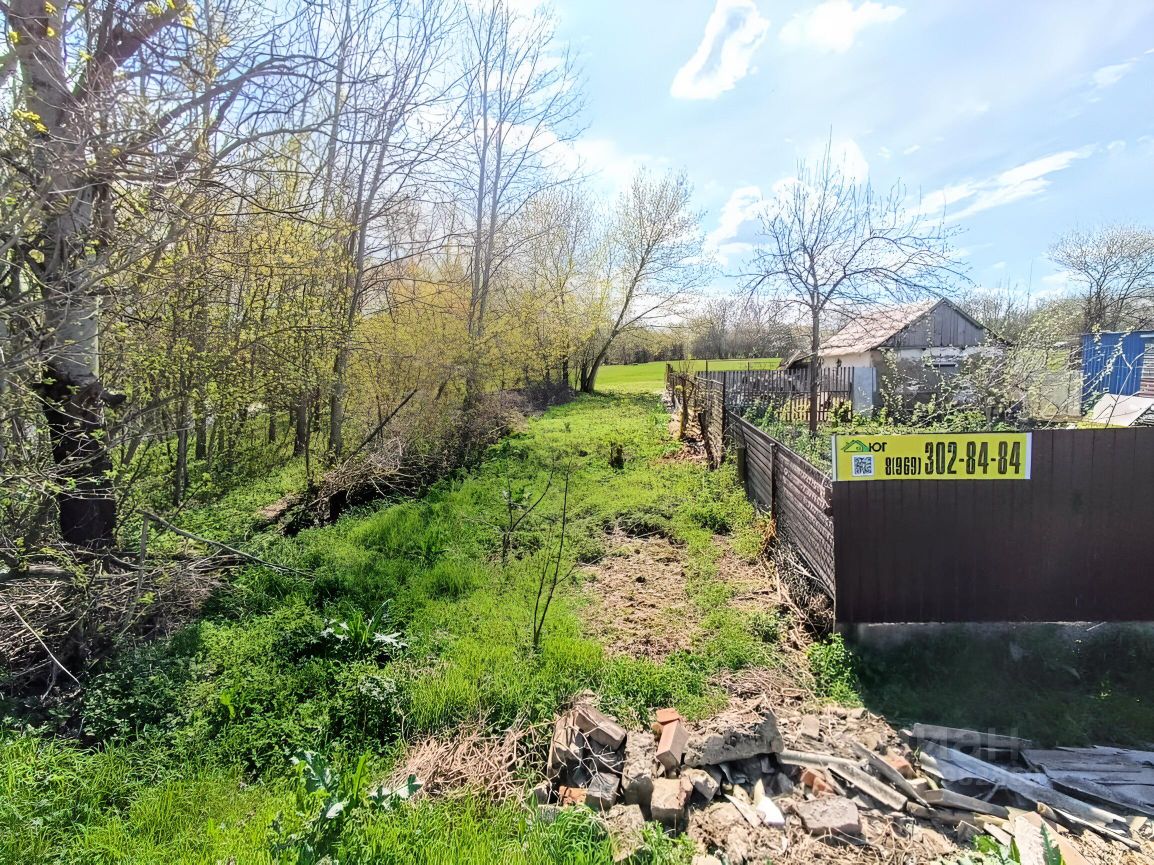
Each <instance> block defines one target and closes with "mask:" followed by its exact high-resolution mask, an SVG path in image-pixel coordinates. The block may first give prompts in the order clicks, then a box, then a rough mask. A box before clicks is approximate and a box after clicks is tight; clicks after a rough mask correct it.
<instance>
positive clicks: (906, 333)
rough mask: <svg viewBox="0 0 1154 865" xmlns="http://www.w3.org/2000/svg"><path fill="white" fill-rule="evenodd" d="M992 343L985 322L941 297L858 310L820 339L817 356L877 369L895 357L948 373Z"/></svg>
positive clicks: (905, 363)
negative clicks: (821, 341) (846, 322)
mask: <svg viewBox="0 0 1154 865" xmlns="http://www.w3.org/2000/svg"><path fill="white" fill-rule="evenodd" d="M996 344H997V340H996V339H995V338H994V337H992V336H991V334H990V332H989V330H988V329H987V328H986V327H985V325H983V324H982V323H981V322H978V321H976V320H974V319H973V318H972V317H971V316H969V315H968V314H966V313H965V312H964V311H962V310H961V309H959V308H958V307H956V306H955V305H954V304H952V303H951V302H950V301H948V300H946V299H944V298H941V299H935V300H924V301H921V302H919V303H909V304H905V305H903V306H888V307H880V308H874V309H867V310H863V311H862V312H861V313H859V314H857V315H855V316H854V317H853V318H852V319H851V320H850V321H849V323H848V324H846V325H845V327H843V328H842V329H841V330H839V331H838V332H837V333H835V334H833V335H832V336H830V337H829V338H827V339H826V340H825V342H823V343H822V345H821V350H820V355H821V361H822V365H823V366H824V367H827V368H828V367H841V366H853V367H867V366H871V367H875V368H877V369H882V368H885V367H887V366H888V365H889V364H891V363H893V361H894V360H896V361H897V363H898V364H899V365H901V366H903V367H907V368H908V367H912V366H917V367H921V368H933V369H937V370H938V371H939V372H940V373H941V374H943V375H949V374H952V373H954V372H957V371H958V367H959V366H960V365H961V363H962V361H963V360H965V358H967V357H969V356H970V355H972V354H974V353H976V352H978V351H982V350H989V348H990V347H991V346H992V345H996Z"/></svg>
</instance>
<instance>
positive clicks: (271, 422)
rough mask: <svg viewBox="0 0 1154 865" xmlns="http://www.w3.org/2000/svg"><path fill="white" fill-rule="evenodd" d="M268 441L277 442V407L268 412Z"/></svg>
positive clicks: (270, 442)
mask: <svg viewBox="0 0 1154 865" xmlns="http://www.w3.org/2000/svg"><path fill="white" fill-rule="evenodd" d="M268 443H269V444H270V445H271V444H276V409H275V408H273V409H269V413H268Z"/></svg>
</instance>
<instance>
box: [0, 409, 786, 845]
mask: <svg viewBox="0 0 1154 865" xmlns="http://www.w3.org/2000/svg"><path fill="white" fill-rule="evenodd" d="M676 450H677V444H676V443H675V442H673V441H672V440H671V439H670V437H669V434H668V416H667V415H665V414H664V413H663V412H662V411H661V410H660V408H659V406H658V405H657V403H656V401H654V400H653V399H651V398H636V397H617V398H585V399H580V400H578V401H576V402H574V403H572V404H570V405H567V406H563V407H560V408H557V409H553V410H551V411H549V412H548V413H547V414H546V415H545V416H543V417H541V418H538V419H534V420H532V421H529V422H528V423H527V425H526V427H525V429H524V430H523V431H521V432H519V433H517V434H514V435H512V436H510V437H509V438H508V439H507V440H505V441H504V442H502V443H501V444H500V445H498V446H496V447H494V448H493V449H492V450H491V451H490V454H489V457H488V458H487V460H486V461H485V462H484V463H483V464H482V465H481V466H479V467H478V469H477V470H475V471H474V472H472V473H469V474H467V475H461V476H458V477H455V478H451V479H448V480H445V481H443V482H441V483H440V484H438V485H437V486H435V487H434V488H433V489H432V490H431V491H430V492H429V493H428V495H426V496H425V497H424V498H423V499H421V500H417V501H400V502H394V503H391V504H386V505H381V506H379V507H375V508H372V509H369V510H365V511H362V512H359V513H354V514H349V515H347V516H346V517H345V518H344V519H342V520H341V521H340V522H339V523H338V524H336V525H334V526H330V527H326V528H320V529H312V530H308V531H305V532H303V533H301V534H300V535H298V536H297V537H296V538H292V539H289V538H284V537H281V536H279V535H277V534H273V533H266V534H260V535H256V536H253V537H248V538H246V539H244V540H245V542H246V543H247V545H248V547H249V548H250V549H252V550H253V551H255V552H258V553H259V554H261V555H262V556H264V557H266V558H268V559H270V560H273V561H276V562H279V563H282V564H285V565H289V566H291V567H294V568H297V569H299V570H300V571H303V572H304V573H306V574H307V575H308V576H307V577H305V576H295V575H286V574H285V573H280V572H274V571H271V570H268V569H264V568H250V569H247V570H245V571H243V572H241V573H239V574H237V575H236V577H235V579H234V580H233V582H232V583H231V584H230V586H229V587H228V588H227V590H225V591H222V592H220V593H219V594H218V595H217V596H216V597H215V598H214V599H213V600H212V602H211V604H210V605H209V607H208V608H207V609H206V610H205V615H204V617H203V618H202V619H201V620H200V621H198V622H196V623H194V624H192V625H190V626H189V627H187V628H185V629H184V630H183V631H181V632H179V633H177V634H174V635H173V636H171V637H170V638H168V639H165V640H162V641H159V642H153V643H150V644H146V645H141V646H139V647H136V648H135V649H131V650H127V649H126V650H125V651H124V652H122V653H121V654H120V655H119V656H118V657H117V658H116V659H115V660H114V661H113V662H112V663H110V664H108V665H107V666H106V667H105V668H103V669H101V670H99V671H96V674H95V676H94V678H92V679H91V682H90V684H89V687H88V688H87V689H86V691H85V695H84V699H83V701H82V703H80V704H78V705H73V704H69V705H63V706H60V707H59V709H58V710H57V711H56V712H55V713H49V714H48V715H47V716H44V715H41V716H40V717H38V718H36V719H35V720H34V721H30V720H29V716H28V715H27V714H26V709H25V707H21V706H9V707H7V709H6V715H7V717H6V720H5V723H4V732H3V733H2V735H3V744H2V748H0V862H9V861H11V862H50V863H64V862H77V863H79V862H83V863H100V862H139V863H144V862H166V863H180V862H187V863H194V862H195V863H201V862H228V861H235V862H238V863H250V862H268V861H278V860H279V861H286V862H309V861H316V860H317V859H318V858H319V856H320V855H321V854H322V853H323V852H324V851H326V850H327V851H329V852H337V853H340V854H341V855H342V857H343V858H342V859H341V861H373V862H445V861H457V862H466V861H467V862H486V861H488V862H517V861H523V862H542V863H544V862H555V861H568V862H608V861H610V859H611V857H610V851H609V848H608V844H607V842H606V841H605V840H604V839H603V837H602V836H601V833H600V832H599V831H598V830H597V829H596V828H595V827H594V825H593V824H592V822H591V821H590V819H588V818H587V817H586V816H583V815H582V814H580V813H573V814H567V815H565V816H564V817H563V818H562V819H560V820H558V821H556V822H554V823H551V824H547V825H546V824H544V823H540V822H532V821H530V820H529V819H528V818H527V815H526V812H525V810H524V809H523V808H522V807H521V805H520V804H519V803H515V802H514V803H508V804H504V805H494V804H491V803H488V802H485V801H483V800H482V799H481V798H480V797H469V796H466V797H464V798H460V797H458V798H456V799H454V800H453V801H450V802H444V801H440V802H436V801H420V802H417V803H413V804H411V805H404V806H402V807H392V808H390V807H387V806H388V805H389V803H390V802H391V801H392V800H391V799H390V798H389V797H387V796H386V797H385V800H386V801H385V802H384V803H383V804H382V805H381V806H380V807H375V806H371V805H370V804H368V800H367V799H366V798H365V797H364V795H363V794H364V792H365V791H366V790H369V789H371V788H372V787H375V786H376V784H377V783H378V782H379V781H380V780H381V779H383V778H384V777H386V776H387V775H388V774H389V772H390V770H391V769H392V768H393V767H394V765H395V764H396V762H397V760H398V758H399V755H400V754H401V752H402V750H403V744H404V743H405V742H406V741H412V740H414V739H416V738H418V737H421V736H424V735H427V734H439V733H443V734H446V735H451V732H452V731H453V730H454V729H455V728H457V727H458V726H459V725H474V724H476V723H480V724H482V725H483V726H484V727H485V728H488V729H492V730H499V729H502V728H504V727H506V726H507V725H509V724H511V723H512V722H514V721H515V720H521V721H524V722H527V723H529V724H534V723H539V722H546V721H548V720H549V719H550V718H551V717H552V716H553V715H554V713H555V712H556V710H557V709H558V707H559V705H560V704H561V703H562V702H563V701H564V700H566V699H567V698H568V697H569V696H571V695H572V694H574V693H575V692H577V691H580V690H582V689H585V688H592V689H594V690H596V691H597V692H598V693H599V694H600V697H601V701H602V705H603V706H604V707H605V708H606V709H607V710H609V711H611V712H615V713H617V714H619V715H620V716H621V717H622V718H623V719H624V720H627V721H628V720H633V721H636V720H637V719H640V718H643V717H645V715H646V713H647V712H648V710H649V709H650V708H652V707H655V706H659V705H670V704H672V705H675V706H677V707H679V708H680V709H681V710H682V711H683V712H684V713H685V714H687V715H688V716H690V717H693V716H700V715H702V714H703V713H706V712H708V711H710V710H711V709H712V708H714V707H715V706H716V705H717V704H718V702H719V700H720V699H721V697H720V692H719V691H718V690H717V689H716V687H715V686H713V685H712V684H711V679H712V677H713V676H714V675H715V674H716V673H718V672H719V671H723V670H726V669H734V668H739V667H742V666H746V665H751V664H765V663H772V662H773V655H774V647H773V643H772V637H773V629H772V628H771V627H767V626H766V622H765V621H761V620H760V618H759V617H758V616H757V615H756V614H754V613H751V612H748V611H746V610H745V609H742V608H739V607H738V606H737V605H730V604H729V603H728V600H729V597H730V595H731V594H732V589H731V588H730V587H728V586H727V585H726V583H725V582H724V581H723V580H721V579H719V578H718V573H717V561H718V558H719V557H720V555H721V553H720V547H719V546H718V544H717V543H716V540H715V539H716V538H717V536H720V535H725V536H728V537H727V540H726V545H727V546H728V547H730V548H732V549H733V550H734V551H735V553H736V554H738V555H741V556H745V557H747V558H748V557H754V556H756V555H757V554H758V553H759V552H760V549H761V545H762V537H761V535H760V534H759V532H758V530H757V526H756V524H755V520H754V515H753V512H752V510H751V508H750V506H749V505H748V503H747V502H746V500H745V497H744V495H743V493H742V491H741V490H740V488H739V487H738V486H737V484H736V482H735V479H734V477H733V475H732V472H731V471H729V470H722V471H719V472H714V473H709V472H706V471H705V470H704V469H703V468H702V466H701V465H700V464H699V463H696V462H692V461H686V460H681V459H672V458H670V457H671V456H672V455H673V453H674V452H675V451H676ZM618 453H620V454H622V455H623V456H624V464H623V467H621V468H613V467H611V464H610V462H611V459H610V458H611V456H616V455H617V454H618ZM567 471H568V472H569V475H570V480H569V492H568V521H567V522H568V530H567V537H568V542H567V545H566V547H565V550H564V552H563V554H562V562H561V573H562V575H565V574H567V573H568V572H569V565H570V564H576V565H579V564H580V563H582V562H592V561H594V560H597V559H598V558H599V557H601V556H602V555H604V554H605V552H606V550H605V548H604V536H605V533H606V531H607V530H609V529H610V528H612V527H614V526H617V527H620V528H621V529H623V530H624V531H626V532H628V533H630V534H634V535H644V534H647V533H654V532H656V533H662V534H664V535H665V536H667V537H669V538H670V539H671V540H673V541H674V542H675V543H676V544H677V545H678V547H679V548H680V549H681V550H682V552H683V554H684V561H685V567H686V579H687V588H688V593H689V596H690V598H691V600H692V603H693V604H694V605H695V606H696V608H697V609H698V611H699V613H700V617H699V622H700V624H699V627H698V630H697V632H696V634H695V637H694V640H693V643H692V645H691V647H690V648H689V649H686V650H683V651H678V652H675V653H673V654H672V655H670V656H669V657H667V658H666V659H665V660H663V661H661V662H656V661H652V660H646V659H638V658H631V657H628V656H622V655H614V654H611V653H607V652H606V651H605V647H603V646H601V645H599V644H598V643H597V642H595V641H594V640H592V639H590V638H589V637H587V636H586V635H585V634H586V630H585V629H583V623H582V614H583V612H584V610H583V604H585V603H586V601H585V599H584V597H583V595H582V592H581V590H580V582H581V579H582V577H581V572H580V570H579V569H578V570H576V571H574V572H573V574H572V575H571V576H568V577H566V578H565V580H564V581H563V583H562V585H561V587H560V588H559V590H558V593H557V597H556V598H555V600H554V602H553V604H552V607H551V609H550V612H549V615H548V619H547V621H546V623H545V627H544V630H543V636H542V639H541V641H540V647H539V649H537V650H534V649H533V647H532V645H531V636H532V631H533V611H534V603H535V600H536V597H537V591H538V588H539V576H540V573H541V569H542V567H543V565H544V564H545V562H546V561H547V557H548V555H549V551H550V550H552V549H554V546H555V545H556V543H557V538H558V534H557V529H556V524H557V520H558V518H559V516H560V514H561V509H562V499H563V488H564V480H563V478H564V475H565V474H566V472H567ZM293 477H294V474H293V472H292V471H291V470H290V471H288V472H286V473H285V474H284V475H283V476H274V477H271V478H268V479H266V480H262V481H260V482H258V483H256V484H253V485H251V486H250V487H247V488H242V489H239V490H237V491H235V492H234V493H232V494H230V495H229V496H227V497H225V498H224V499H222V501H221V502H220V503H219V504H218V505H217V506H215V507H213V508H206V509H204V510H202V511H199V512H195V513H189V514H186V515H185V517H184V522H185V524H187V525H189V527H193V526H195V529H196V530H197V531H201V532H210V533H213V534H215V535H216V536H218V537H229V538H232V539H237V538H240V537H242V536H244V535H246V534H250V529H251V525H252V520H253V513H254V511H255V509H256V508H258V507H260V506H261V505H264V504H267V503H268V502H269V501H272V500H274V499H275V498H277V497H278V496H279V495H281V494H282V493H283V492H284V491H285V489H286V488H287V487H291V484H292V479H293ZM550 477H551V479H552V481H551V486H550V487H549V491H548V492H547V494H546V495H545V497H544V498H543V500H542V502H541V505H540V507H539V508H538V509H537V510H536V511H534V512H533V514H532V515H531V516H530V517H529V518H527V519H526V520H525V521H524V522H523V523H522V525H521V527H520V528H519V529H518V530H517V532H516V533H515V534H514V535H513V536H512V537H511V554H510V556H509V558H508V563H507V564H505V565H502V563H501V546H502V535H503V532H502V530H501V528H500V526H501V525H502V523H503V521H504V520H505V519H506V515H507V506H506V502H507V501H508V499H509V498H512V499H513V500H515V501H531V500H533V499H535V498H536V497H537V496H538V495H540V494H541V492H542V491H543V490H545V488H546V483H547V479H549V478H550ZM158 543H159V541H158ZM755 619H756V621H755ZM62 731H66V732H67V733H68V734H69V735H67V736H65V735H61V733H62ZM306 751H310V752H315V753H316V754H317V755H319V756H318V757H317V758H314V759H312V760H311V761H310V762H309V763H308V765H307V766H305V765H302V766H301V767H300V768H297V769H294V767H293V764H292V758H293V757H294V756H297V757H299V756H301V755H302V754H303V752H306ZM326 764H327V766H328V767H330V771H331V772H332V773H335V774H326V770H325V766H326ZM310 773H311V776H312V779H313V780H312V783H311V784H308V785H307V786H306V782H307V781H308V778H309V777H310ZM309 788H311V789H309ZM339 802H344V803H345V804H344V805H342V806H341V807H339V808H334V803H339ZM358 803H364V804H361V805H360V807H358ZM330 811H331V812H332V813H331V814H330V816H329V817H328V818H327V819H326V817H325V813H326V812H330ZM655 850H657V851H658V858H659V859H664V860H669V861H679V860H680V859H683V858H685V851H684V849H683V848H681V847H678V846H676V845H674V844H673V843H672V842H659V843H657V844H656V846H655ZM310 857H311V858H310Z"/></svg>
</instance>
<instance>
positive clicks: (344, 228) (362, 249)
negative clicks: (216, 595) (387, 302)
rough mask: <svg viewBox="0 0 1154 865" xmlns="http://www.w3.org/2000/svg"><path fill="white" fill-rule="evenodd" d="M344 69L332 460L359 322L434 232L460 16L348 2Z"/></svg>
mask: <svg viewBox="0 0 1154 865" xmlns="http://www.w3.org/2000/svg"><path fill="white" fill-rule="evenodd" d="M336 12H337V14H338V21H336V22H335V29H336V32H337V33H338V35H339V38H337V39H336V40H335V41H336V43H337V45H336V52H337V64H336V65H337V75H336V78H335V81H334V83H333V87H332V89H331V93H330V98H331V100H332V103H331V116H332V119H331V122H330V123H329V124H327V125H328V131H327V134H326V136H325V141H324V157H323V169H322V171H321V172H320V173H321V174H322V175H323V177H324V178H325V181H324V187H325V188H324V190H323V197H322V218H324V219H328V220H331V221H332V222H333V223H334V227H335V229H336V235H337V238H338V239H339V242H338V243H337V244H336V247H337V249H336V250H335V252H336V255H335V256H334V258H335V261H334V276H335V277H336V282H337V285H336V292H335V294H336V298H337V300H338V302H339V303H340V306H341V309H340V311H339V319H340V327H339V330H338V332H337V333H336V334H334V340H333V342H334V346H333V348H334V351H333V369H332V383H331V387H330V393H329V434H328V439H329V453H328V456H329V459H330V461H333V460H336V459H338V458H339V457H340V456H341V454H342V452H343V450H344V419H345V398H346V389H347V385H346V378H347V374H348V367H349V360H350V357H351V355H352V350H353V337H354V331H355V328H356V324H357V321H358V320H359V318H360V317H361V315H362V314H363V313H364V312H365V309H366V307H367V305H368V304H369V303H371V301H372V300H373V297H372V295H373V288H374V287H376V288H378V289H383V288H384V287H386V286H387V285H388V284H389V277H390V276H395V275H396V274H397V272H398V271H399V270H400V269H401V263H403V262H404V261H406V260H408V259H411V258H414V257H416V256H417V255H419V254H420V253H421V251H423V250H424V249H425V248H427V247H428V246H429V244H430V243H431V240H430V239H428V238H426V237H424V234H423V232H422V231H421V230H420V229H421V220H420V216H421V204H420V201H421V199H422V198H423V197H424V195H425V193H424V189H425V188H426V186H427V185H428V184H430V183H431V182H432V181H431V179H430V178H429V176H428V175H429V173H430V172H431V171H432V169H431V168H430V166H431V164H432V163H434V161H435V160H436V159H437V158H438V157H440V156H442V155H443V154H444V151H445V150H446V149H447V148H448V146H449V143H450V136H449V135H448V131H449V124H450V117H449V116H448V115H447V113H446V112H445V110H444V109H445V108H446V101H447V98H448V87H449V84H450V83H451V82H446V81H445V78H446V75H445V74H443V73H445V71H446V70H445V69H444V68H443V67H444V63H445V57H446V50H447V48H448V40H449V36H450V34H451V32H452V27H453V25H454V23H455V21H454V18H453V14H452V12H451V11H450V10H449V9H448V8H447V4H446V3H445V2H443V0H391V2H388V3H380V2H375V0H342V3H341V4H340V5H339V6H338V7H337V8H336Z"/></svg>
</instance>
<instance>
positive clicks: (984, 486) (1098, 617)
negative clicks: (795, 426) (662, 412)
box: [668, 371, 1154, 623]
mask: <svg viewBox="0 0 1154 865" xmlns="http://www.w3.org/2000/svg"><path fill="white" fill-rule="evenodd" d="M668 378H669V383H670V393H671V394H683V393H689V394H690V399H691V402H690V403H689V404H688V407H689V413H690V415H691V416H693V415H695V416H696V417H697V418H698V422H699V423H700V421H701V419H702V418H704V420H705V428H706V429H707V430H710V431H711V434H710V441H711V445H710V447H711V448H717V447H719V445H718V444H717V443H716V442H717V439H716V436H717V435H719V434H720V433H721V432H722V431H724V432H726V433H727V435H726V437H725V443H726V445H727V446H728V447H730V448H731V449H732V450H733V451H734V452H735V454H736V458H737V459H736V462H737V468H738V473H739V475H740V476H741V477H742V479H743V481H744V484H745V488H746V491H747V493H748V494H749V496H750V498H751V499H752V500H753V501H754V502H755V503H756V504H757V505H758V506H759V507H761V508H762V509H763V510H765V511H767V512H769V513H771V514H772V515H773V516H774V518H775V520H776V523H777V531H778V535H779V536H780V537H782V538H783V539H785V540H786V541H788V542H789V543H791V544H792V545H793V546H794V547H795V549H796V550H797V551H798V553H799V554H800V555H801V557H802V558H803V559H804V561H805V563H806V564H807V565H808V567H809V569H810V570H811V571H812V574H813V576H814V577H815V579H816V581H817V582H818V583H819V585H821V586H822V588H823V589H824V590H825V591H826V592H827V593H828V594H829V595H830V596H831V597H833V598H834V602H835V614H836V618H837V621H838V622H840V623H870V622H984V621H1035V622H1060V621H1154V430H1150V429H1146V428H1142V429H1098V430H1053V429H1052V430H1035V431H1033V432H1032V448H1031V450H1032V461H1031V474H1030V479H1029V480H1012V481H979V480H972V481H971V480H949V481H932V480H909V481H872V482H845V483H837V484H833V483H831V480H830V477H829V476H828V475H827V474H825V473H824V472H822V471H821V470H820V469H818V468H816V467H815V466H813V465H812V464H810V463H809V462H808V461H807V460H806V459H805V458H804V457H802V456H801V455H800V454H798V453H796V452H794V451H792V450H791V449H790V448H789V447H787V446H786V445H785V444H783V443H782V442H780V441H777V440H776V439H774V438H773V437H771V436H769V435H768V434H767V433H765V432H764V431H763V430H760V429H758V428H757V427H755V426H753V425H752V424H751V423H749V422H748V421H746V420H745V419H743V418H741V417H740V416H738V415H737V414H735V413H734V412H732V411H729V410H725V411H723V412H718V410H717V408H716V400H718V399H720V400H721V401H724V400H725V398H726V397H727V396H728V392H727V391H726V390H725V384H724V380H720V381H717V380H714V381H713V384H711V385H703V384H701V383H700V382H701V381H702V379H700V378H697V380H696V381H692V379H694V378H695V377H692V376H680V377H679V376H676V375H675V374H672V371H670V376H669V377H668ZM706 392H708V393H709V394H710V397H709V399H710V400H714V402H712V403H710V408H709V410H708V412H703V411H702V408H701V406H702V405H703V404H704V402H705V401H706V398H705V397H704V396H702V394H704V393H706ZM683 404H684V403H683ZM719 417H720V420H718V418H719ZM718 461H720V457H719V458H718Z"/></svg>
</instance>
